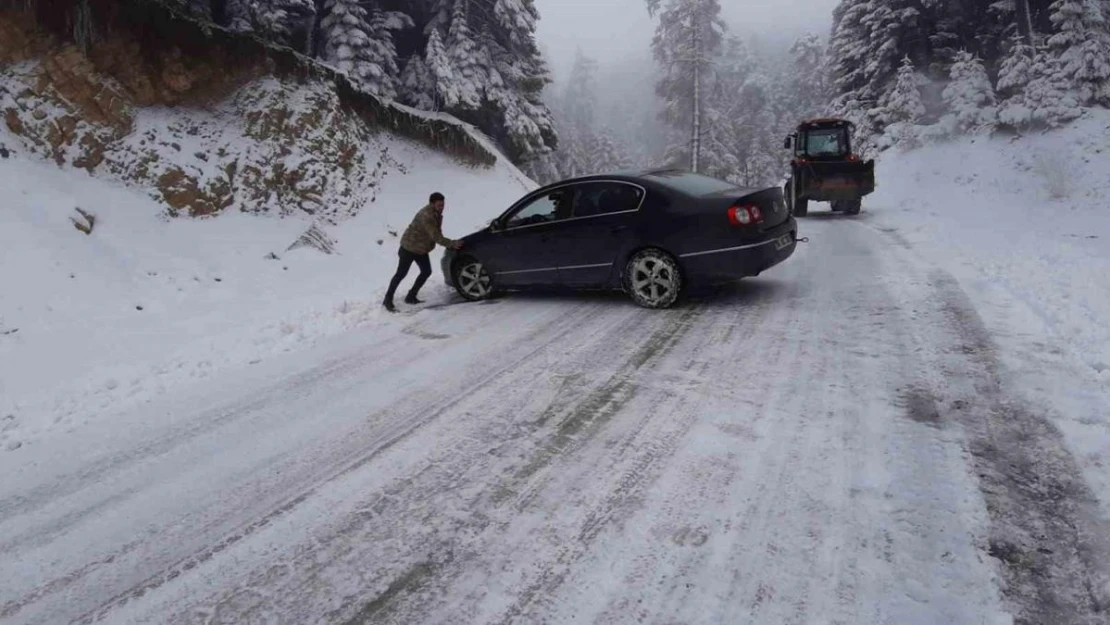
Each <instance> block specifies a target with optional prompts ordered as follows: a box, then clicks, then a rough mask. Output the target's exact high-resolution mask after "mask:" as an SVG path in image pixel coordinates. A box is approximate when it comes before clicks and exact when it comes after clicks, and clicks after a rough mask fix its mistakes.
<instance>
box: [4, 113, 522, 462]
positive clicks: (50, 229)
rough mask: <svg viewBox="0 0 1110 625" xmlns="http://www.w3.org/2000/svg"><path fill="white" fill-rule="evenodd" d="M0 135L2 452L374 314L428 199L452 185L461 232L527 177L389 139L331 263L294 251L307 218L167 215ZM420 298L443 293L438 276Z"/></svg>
mask: <svg viewBox="0 0 1110 625" xmlns="http://www.w3.org/2000/svg"><path fill="white" fill-rule="evenodd" d="M201 114H202V113H199V112H197V111H188V112H180V113H179V112H175V111H173V110H165V109H162V110H154V111H149V112H142V111H141V112H140V113H139V114H138V120H139V123H138V127H139V128H143V129H147V130H151V131H153V132H154V133H155V134H157V133H159V132H167V131H168V130H167V129H168V128H169V127H173V126H175V125H180V124H181V123H182V122H183V120H186V119H190V118H194V119H195V118H196V117H197V116H198V115H201ZM0 144H3V145H6V146H8V149H9V150H14V153H11V154H9V157H8V158H6V159H0V188H2V189H4V201H3V210H0V249H2V250H3V252H2V253H3V262H0V284H2V285H3V288H2V289H0V417H6V416H8V415H11V417H12V418H11V419H7V420H5V422H4V427H5V428H6V429H5V430H4V431H3V433H2V434H0V449H18V448H19V447H20V446H22V445H26V444H30V443H32V442H33V441H34V439H35V438H36V437H37V436H38V434H40V433H41V432H42V431H44V430H46V429H50V428H56V427H66V426H67V425H69V424H71V423H75V422H83V421H87V420H93V419H97V418H98V416H99V415H102V414H103V413H104V412H105V411H106V410H108V409H110V408H114V407H117V406H119V405H120V402H134V401H143V400H146V399H148V398H150V397H152V396H155V395H157V394H160V393H162V392H164V391H165V390H166V389H167V388H170V387H172V386H173V385H175V384H178V383H180V382H182V381H190V380H196V379H198V378H199V379H203V378H205V377H209V376H214V375H218V371H219V370H220V369H221V368H222V367H226V366H229V365H239V364H243V365H245V364H247V363H251V362H254V361H257V360H259V359H263V358H265V357H266V356H267V355H270V354H273V353H275V352H281V351H287V350H290V349H294V348H295V347H297V346H301V345H303V344H305V343H311V342H312V341H313V340H315V339H316V338H318V337H320V336H324V335H327V334H330V333H334V332H339V331H342V330H344V329H346V328H349V327H352V326H355V325H360V324H366V323H378V322H379V321H378V319H377V317H378V303H379V302H380V300H381V296H382V293H383V291H384V287H385V284H386V283H387V282H388V277H389V275H390V274H391V272H392V270H393V269H394V267H395V264H396V251H397V245H398V238H397V235H399V234H400V232H401V231H402V230H403V229H404V227H405V226H406V225H407V223H408V221H409V219H411V217H412V215H413V213H414V212H415V211H416V210H417V209H419V208H420V207H421V206H423V204H424V203H425V202H426V201H427V196H428V194H429V193H431V192H432V191H442V192H443V193H445V194H446V196H447V198H448V202H447V203H448V208H447V211H446V214H445V219H444V230H445V233H446V234H447V235H448V236H461V235H463V234H466V233H468V232H470V231H472V230H474V229H475V228H477V227H479V226H481V225H482V224H484V223H485V222H486V221H487V220H488V219H490V218H492V217H493V216H495V215H496V214H497V213H498V212H499V211H501V210H502V209H503V208H504V207H505V206H506V205H507V203H509V202H511V201H512V200H513V199H515V198H516V197H518V196H519V195H521V194H522V193H524V192H525V191H526V189H527V188H529V187H530V185H531V184H532V183H531V182H530V181H529V180H527V178H525V177H523V176H522V175H521V174H520V173H519V171H517V170H516V168H515V167H513V166H512V165H511V164H509V163H506V162H499V163H498V164H497V165H496V166H494V167H493V168H490V169H480V168H471V167H465V166H462V165H459V164H457V163H456V162H454V161H453V160H452V159H450V158H448V157H446V156H443V155H441V154H438V153H436V152H433V151H431V150H429V149H426V148H424V147H422V146H417V145H415V144H413V143H411V142H409V141H406V140H402V139H398V138H394V137H391V136H389V135H388V134H379V135H377V136H376V137H375V144H374V145H373V146H371V148H370V149H376V150H383V151H387V152H388V154H389V155H390V159H391V161H392V164H391V165H390V166H389V169H388V175H384V176H382V177H381V179H380V180H379V181H378V182H377V184H376V189H375V199H374V201H373V203H372V204H371V203H369V198H367V200H366V204H367V205H366V207H365V208H363V210H361V211H360V212H359V214H358V215H357V216H356V217H354V218H352V219H347V220H345V221H340V222H339V224H338V225H334V226H332V225H326V226H325V230H326V232H327V234H328V235H329V236H330V237H332V238H333V239H335V240H336V242H337V245H336V253H335V254H334V255H330V256H329V255H325V254H323V253H321V252H320V251H317V250H316V249H312V248H299V249H295V250H293V251H287V249H288V248H289V247H290V245H291V244H292V243H293V242H294V241H296V240H297V238H298V237H299V236H300V235H301V234H302V233H303V232H304V231H305V230H306V228H308V227H309V225H310V221H309V219H310V218H309V217H308V216H307V215H303V214H302V215H301V216H295V217H293V218H286V219H279V218H277V217H276V216H275V215H268V216H252V215H248V214H244V213H239V212H228V213H226V214H221V215H219V216H216V217H210V218H205V219H196V220H194V219H186V218H182V219H169V218H167V217H166V216H165V215H164V213H165V209H166V206H165V205H164V204H161V203H159V202H157V201H155V199H154V197H155V196H156V195H157V193H152V192H151V190H150V189H149V188H147V189H144V188H142V187H138V188H135V187H130V188H129V187H126V186H124V185H123V184H121V183H118V182H114V181H112V180H111V179H106V178H105V177H93V176H90V175H88V174H87V173H85V172H84V171H82V170H77V169H73V168H59V167H57V166H55V165H54V164H53V163H46V162H42V161H40V160H38V159H36V158H35V157H33V156H31V155H29V154H27V153H26V152H25V151H21V150H20V149H19V146H20V141H18V139H17V138H15V137H12V136H11V135H10V134H9V133H7V131H6V129H4V128H3V127H2V126H0ZM239 147H240V148H241V149H242V150H243V151H244V152H249V151H250V150H252V149H255V148H256V147H260V146H251V145H250V144H243V145H241V146H239ZM183 152H184V153H186V154H190V155H191V153H192V152H191V151H183ZM77 208H81V209H82V210H84V211H86V212H88V213H91V214H93V215H95V218H96V223H95V226H94V228H93V231H92V234H91V235H85V234H83V233H81V232H80V231H78V230H77V229H76V228H75V227H74V225H73V223H72V222H71V221H70V218H71V217H73V218H76V219H78V220H79V221H81V220H82V219H83V218H82V217H81V216H80V215H79V214H78V213H77V212H76V209H77ZM437 255H438V252H437ZM410 280H411V277H410ZM426 293H427V294H428V295H429V296H431V297H433V298H434V297H446V296H447V295H448V293H447V291H446V290H445V287H443V286H442V281H441V280H440V279H439V276H435V277H434V278H433V279H432V280H431V281H430V282H429V286H428V287H427V290H426Z"/></svg>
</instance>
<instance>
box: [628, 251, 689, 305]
mask: <svg viewBox="0 0 1110 625" xmlns="http://www.w3.org/2000/svg"><path fill="white" fill-rule="evenodd" d="M682 284H683V282H682V268H681V267H679V266H678V262H677V261H675V259H674V258H673V257H672V256H671V255H670V254H667V253H666V252H664V251H662V250H657V249H647V250H642V251H640V252H637V253H636V254H634V255H633V256H632V258H630V259H628V263H626V264H625V266H624V288H625V290H626V291H627V292H628V294H629V296H630V297H632V301H633V302H635V303H636V305H638V306H642V307H644V308H652V309H661V308H670V307H671V306H673V305H674V303H675V302H676V301H678V296H679V294H680V293H681V292H682Z"/></svg>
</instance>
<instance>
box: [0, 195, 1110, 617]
mask: <svg viewBox="0 0 1110 625" xmlns="http://www.w3.org/2000/svg"><path fill="white" fill-rule="evenodd" d="M866 221H867V215H866V214H865V215H864V216H863V217H862V218H861V219H857V220H845V219H839V218H838V219H825V218H820V216H818V217H816V218H812V219H810V220H807V221H805V222H803V226H804V230H805V232H803V234H805V235H806V236H809V237H810V238H811V242H810V243H809V244H808V245H806V246H803V247H801V248H800V249H799V251H798V252H797V253H796V255H795V256H794V257H793V258H792V259H791V260H790V261H788V262H787V263H785V264H783V265H781V266H779V267H777V268H775V269H774V270H772V271H770V272H768V273H767V274H765V275H764V276H762V277H760V278H757V279H753V280H749V281H746V282H744V283H742V284H740V285H738V286H736V287H731V288H728V289H724V290H722V291H719V292H715V293H708V294H704V295H696V296H694V297H692V298H691V299H690V301H688V302H686V303H685V304H684V305H682V306H680V307H679V308H677V309H675V310H671V311H665V312H656V311H645V310H641V309H638V308H635V307H634V306H632V305H631V304H630V303H629V302H628V301H627V300H626V299H625V298H623V297H620V296H608V295H583V296H561V295H560V296H555V295H551V296H542V295H516V296H510V297H506V298H503V299H499V300H494V301H491V302H488V303H482V304H460V305H457V306H447V307H442V308H436V309H432V310H427V311H424V312H420V313H417V314H415V315H412V316H406V317H400V318H399V319H397V320H396V323H395V324H393V325H390V326H387V328H386V329H385V330H383V329H382V328H381V327H376V328H374V329H373V331H359V330H356V331H353V332H351V333H349V334H346V335H343V336H341V337H338V338H337V339H334V340H331V341H330V342H323V343H321V344H319V345H317V346H315V347H313V348H312V349H311V351H310V352H308V353H307V354H305V353H301V354H296V355H290V356H289V357H287V358H284V359H275V360H272V361H267V362H265V363H262V364H260V365H258V366H256V367H249V368H247V369H246V370H243V371H239V372H234V373H227V374H225V375H223V376H221V377H220V378H219V379H218V380H212V381H208V382H206V383H204V384H203V385H200V386H196V387H193V388H191V389H187V390H183V391H181V392H178V393H175V394H172V395H169V396H166V397H165V398H163V399H161V400H159V401H158V403H152V404H148V405H146V406H143V407H142V408H141V409H132V410H131V411H130V412H127V413H124V414H119V415H116V416H114V417H112V419H111V423H112V424H113V426H112V427H111V428H94V427H92V426H86V427H83V428H77V429H75V430H74V431H72V432H68V433H62V432H56V433H54V434H53V435H52V436H51V437H48V438H44V439H43V440H41V441H40V442H39V443H38V448H37V451H36V454H35V455H34V456H33V458H34V459H35V460H33V461H32V460H27V459H26V457H24V456H20V455H18V454H6V455H3V456H0V474H3V475H4V476H5V479H4V480H3V482H2V485H0V622H3V623H5V624H7V623H12V624H16V623H21V624H22V623H28V624H30V623H42V624H47V623H49V624H54V623H70V622H77V623H93V622H105V623H212V624H214V623H297V624H307V623H335V624H356V623H404V624H413V623H422V624H431V623H453V624H458V623H482V624H485V623H490V624H492V623H660V624H662V623H688V624H693V623H726V622H727V623H776V624H778V623H822V624H832V623H845V624H848V623H851V624H858V623H892V624H893V623H897V624H900V625H904V624H911V623H922V624H926V623H928V624H934V623H961V624H972V623H974V624H982V623H987V624H999V625H1001V624H1004V623H1053V624H1065V623H1082V624H1093V623H1105V622H1106V618H1107V616H1106V615H1107V612H1105V611H1102V610H1105V608H1106V605H1105V603H1104V602H1105V601H1106V599H1107V594H1110V593H1107V580H1108V578H1107V577H1106V568H1107V562H1110V553H1108V552H1107V550H1106V543H1105V540H1106V536H1107V535H1108V531H1107V527H1106V525H1105V521H1104V520H1103V519H1102V518H1101V517H1100V515H1099V511H1098V508H1099V503H1098V501H1097V499H1096V497H1095V496H1094V495H1093V494H1092V493H1091V491H1090V489H1089V488H1088V486H1087V485H1086V483H1085V481H1084V479H1083V477H1082V476H1081V474H1080V471H1079V469H1077V468H1076V464H1075V461H1074V459H1073V458H1072V457H1071V455H1070V454H1069V452H1068V451H1067V448H1066V446H1065V444H1064V442H1063V440H1062V437H1061V435H1060V433H1059V432H1058V431H1057V429H1056V428H1055V427H1054V426H1053V425H1052V419H1051V418H1050V417H1049V414H1048V408H1047V407H1045V406H1040V405H1037V404H1036V403H1030V402H1029V401H1028V400H1027V399H1026V398H1024V396H1022V395H1019V394H1016V393H1014V392H1013V389H1012V388H1011V385H1010V382H1009V381H1008V378H1007V375H1006V371H1005V369H1004V366H1003V365H1002V364H1001V363H1000V360H999V358H998V357H997V356H996V354H995V348H994V344H993V342H992V337H991V335H990V333H989V332H988V331H987V330H986V329H985V327H984V324H983V323H982V321H981V320H980V319H979V318H978V317H977V314H976V311H975V308H974V306H973V305H972V304H971V303H970V300H969V298H968V296H967V295H966V293H965V292H964V291H963V290H961V287H960V284H959V282H958V281H957V280H955V279H954V278H953V277H952V276H951V275H949V274H946V273H945V272H944V271H942V270H940V269H938V268H936V267H935V266H933V265H931V264H929V263H927V262H925V261H923V260H922V258H920V257H919V256H917V255H916V253H915V252H914V250H913V249H912V247H910V246H909V245H908V244H906V243H905V241H904V240H901V239H899V238H898V237H896V236H892V235H891V234H890V233H884V232H883V231H881V230H880V229H878V228H874V227H871V226H869V225H867V223H866ZM46 458H49V459H50V461H49V462H47V461H45V460H44V459H46Z"/></svg>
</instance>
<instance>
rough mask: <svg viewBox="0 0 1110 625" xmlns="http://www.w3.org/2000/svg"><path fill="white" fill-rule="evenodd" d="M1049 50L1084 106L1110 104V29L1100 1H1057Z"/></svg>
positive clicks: (1054, 7) (1053, 11)
mask: <svg viewBox="0 0 1110 625" xmlns="http://www.w3.org/2000/svg"><path fill="white" fill-rule="evenodd" d="M1051 20H1052V23H1053V25H1054V26H1055V27H1056V34H1054V35H1052V36H1051V37H1050V38H1049V39H1048V46H1049V49H1050V50H1051V51H1052V52H1053V54H1055V56H1056V57H1057V58H1058V59H1059V61H1060V63H1059V71H1060V72H1061V73H1062V76H1063V77H1064V78H1066V79H1067V80H1068V81H1069V82H1070V83H1071V84H1072V85H1074V87H1075V89H1076V90H1077V92H1078V96H1079V102H1080V103H1082V104H1093V103H1098V102H1101V103H1105V104H1110V30H1108V25H1107V21H1106V19H1105V17H1104V16H1103V14H1102V7H1101V6H1100V5H1099V2H1098V0H1056V2H1054V3H1053V4H1052V16H1051Z"/></svg>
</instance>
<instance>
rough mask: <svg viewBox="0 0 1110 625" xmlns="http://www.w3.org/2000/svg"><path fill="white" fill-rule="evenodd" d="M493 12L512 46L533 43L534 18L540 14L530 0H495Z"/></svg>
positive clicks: (537, 17)
mask: <svg viewBox="0 0 1110 625" xmlns="http://www.w3.org/2000/svg"><path fill="white" fill-rule="evenodd" d="M493 14H494V15H495V16H496V17H497V20H498V22H499V23H500V24H501V27H502V28H503V29H504V30H505V31H506V32H507V33H508V37H509V41H510V42H511V43H512V44H513V45H514V46H525V47H528V46H530V45H533V33H535V32H536V20H538V19H539V18H540V14H539V11H537V10H536V6H535V4H534V3H533V2H532V0H496V1H495V2H494V5H493Z"/></svg>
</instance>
